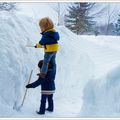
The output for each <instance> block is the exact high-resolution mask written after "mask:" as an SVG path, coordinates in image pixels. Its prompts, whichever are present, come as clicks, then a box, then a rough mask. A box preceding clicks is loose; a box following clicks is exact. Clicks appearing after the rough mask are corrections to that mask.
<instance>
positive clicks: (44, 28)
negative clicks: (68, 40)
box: [35, 17, 59, 78]
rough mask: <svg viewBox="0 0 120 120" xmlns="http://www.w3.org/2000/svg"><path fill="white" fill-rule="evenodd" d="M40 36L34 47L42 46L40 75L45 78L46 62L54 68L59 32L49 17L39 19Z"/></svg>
mask: <svg viewBox="0 0 120 120" xmlns="http://www.w3.org/2000/svg"><path fill="white" fill-rule="evenodd" d="M39 26H40V29H41V32H42V33H41V34H42V38H41V40H40V41H39V43H38V44H36V45H35V48H44V52H45V54H44V62H43V66H42V69H41V72H40V74H39V75H40V77H42V78H45V77H46V74H47V71H48V64H49V61H51V64H52V65H53V67H54V68H56V62H55V58H56V53H57V51H58V40H59V34H58V32H56V31H55V29H54V24H53V22H52V20H51V19H50V18H49V17H45V18H42V19H41V20H40V21H39Z"/></svg>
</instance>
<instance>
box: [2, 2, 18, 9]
mask: <svg viewBox="0 0 120 120" xmlns="http://www.w3.org/2000/svg"><path fill="white" fill-rule="evenodd" d="M14 10H16V3H15V2H1V3H0V11H14Z"/></svg>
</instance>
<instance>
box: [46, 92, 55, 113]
mask: <svg viewBox="0 0 120 120" xmlns="http://www.w3.org/2000/svg"><path fill="white" fill-rule="evenodd" d="M47 110H48V111H50V112H53V110H54V103H53V94H51V95H48V108H47Z"/></svg>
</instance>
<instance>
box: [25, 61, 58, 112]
mask: <svg viewBox="0 0 120 120" xmlns="http://www.w3.org/2000/svg"><path fill="white" fill-rule="evenodd" d="M43 63H44V62H43V60H41V61H40V62H39V63H38V67H39V68H40V69H41V68H42V65H43ZM55 75H56V69H55V68H54V67H53V66H52V64H51V61H50V62H49V65H48V72H47V75H46V78H41V77H39V78H38V80H37V81H35V82H33V83H31V84H28V85H27V86H26V88H35V87H37V86H39V85H41V105H40V110H39V111H38V112H37V113H38V114H45V110H47V111H49V112H53V110H54V103H53V93H54V91H55V82H54V80H55ZM46 100H48V108H47V109H46Z"/></svg>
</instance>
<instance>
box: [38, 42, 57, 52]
mask: <svg viewBox="0 0 120 120" xmlns="http://www.w3.org/2000/svg"><path fill="white" fill-rule="evenodd" d="M36 46H37V48H44V52H57V51H58V49H59V45H58V44H51V45H45V46H44V45H41V44H39V43H38V44H37V45H36Z"/></svg>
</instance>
